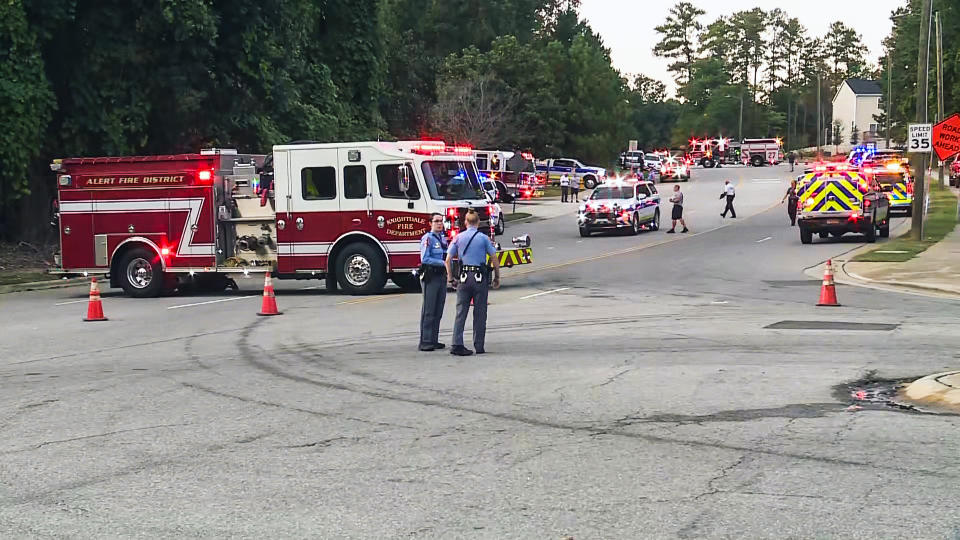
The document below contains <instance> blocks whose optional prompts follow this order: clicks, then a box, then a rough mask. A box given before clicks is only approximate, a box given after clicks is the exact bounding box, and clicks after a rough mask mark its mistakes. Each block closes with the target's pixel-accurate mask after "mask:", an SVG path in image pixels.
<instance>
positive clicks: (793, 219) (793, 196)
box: [780, 180, 800, 227]
mask: <svg viewBox="0 0 960 540" xmlns="http://www.w3.org/2000/svg"><path fill="white" fill-rule="evenodd" d="M799 200H800V196H799V195H797V181H796V180H791V181H790V187H788V188H787V192H786V193H784V194H783V198H782V199H780V204H783V202H784V201H788V202H787V215H789V216H790V226H791V227H793V226H794V225H796V224H797V201H799Z"/></svg>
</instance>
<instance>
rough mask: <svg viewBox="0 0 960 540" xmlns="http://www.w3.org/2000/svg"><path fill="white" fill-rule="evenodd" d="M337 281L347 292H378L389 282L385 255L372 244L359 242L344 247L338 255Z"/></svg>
mask: <svg viewBox="0 0 960 540" xmlns="http://www.w3.org/2000/svg"><path fill="white" fill-rule="evenodd" d="M337 281H338V282H339V284H340V288H341V289H343V290H344V292H346V293H347V294H376V293H379V292H381V291H382V290H383V286H384V285H385V284H386V283H387V265H386V262H384V260H383V255H381V254H380V253H378V251H377V248H375V247H373V246H371V245H370V244H363V243H360V242H357V243H356V244H350V245H348V246H347V247H345V248H343V251H341V252H340V256H339V257H337Z"/></svg>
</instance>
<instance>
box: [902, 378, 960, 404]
mask: <svg viewBox="0 0 960 540" xmlns="http://www.w3.org/2000/svg"><path fill="white" fill-rule="evenodd" d="M903 395H904V396H905V397H906V398H907V399H909V400H910V401H913V402H915V403H920V404H922V405H931V406H933V407H936V408H947V409H952V410H958V409H960V371H947V372H944V373H935V374H933V375H928V376H926V377H924V378H922V379H918V380H916V381H914V382H912V383H910V384H909V385H907V387H906V388H905V389H904V390H903Z"/></svg>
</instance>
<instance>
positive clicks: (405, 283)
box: [390, 272, 421, 293]
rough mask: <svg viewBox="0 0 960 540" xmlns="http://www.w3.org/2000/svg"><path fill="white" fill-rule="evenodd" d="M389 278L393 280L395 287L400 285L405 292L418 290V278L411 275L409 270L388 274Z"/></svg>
mask: <svg viewBox="0 0 960 540" xmlns="http://www.w3.org/2000/svg"><path fill="white" fill-rule="evenodd" d="M390 280H391V281H393V282H394V283H395V284H396V285H397V287H400V288H401V289H403V290H404V291H406V292H414V293H416V292H420V291H421V288H420V278H419V277H417V276H415V275H413V274H412V273H410V272H396V273H393V274H390Z"/></svg>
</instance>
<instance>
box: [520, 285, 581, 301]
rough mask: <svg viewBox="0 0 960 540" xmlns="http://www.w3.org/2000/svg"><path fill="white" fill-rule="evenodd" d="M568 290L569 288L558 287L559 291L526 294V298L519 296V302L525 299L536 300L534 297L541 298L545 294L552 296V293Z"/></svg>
mask: <svg viewBox="0 0 960 540" xmlns="http://www.w3.org/2000/svg"><path fill="white" fill-rule="evenodd" d="M569 288H570V287H560V288H559V289H554V290H552V291H544V292H538V293H536V294H528V295H527V296H521V297H520V299H521V300H526V299H528V298H536V297H538V296H543V295H545V294H552V293H555V292H560V291H565V290H567V289H569Z"/></svg>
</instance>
